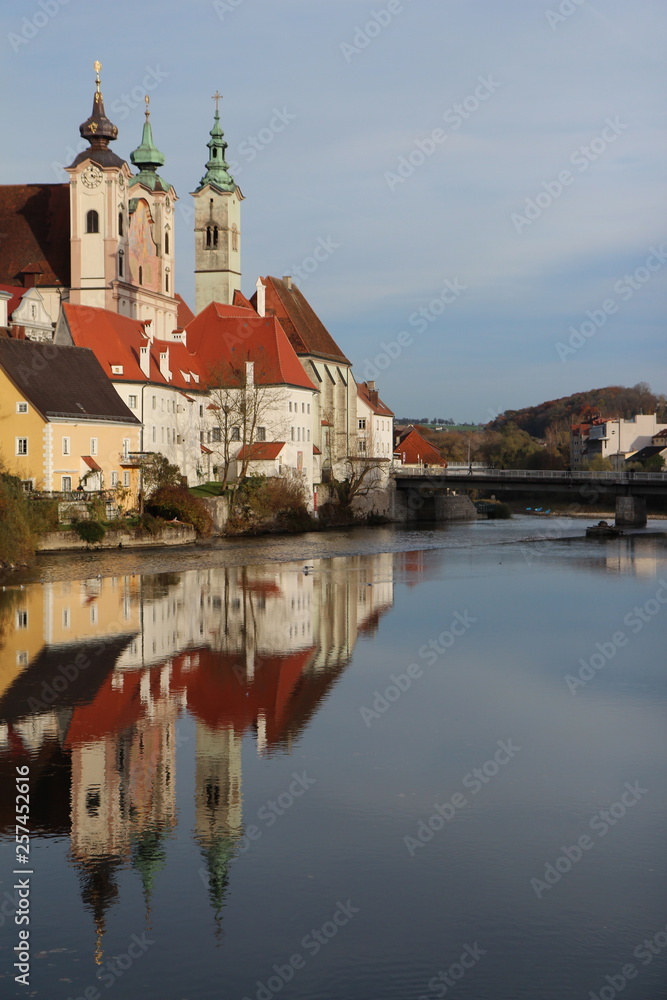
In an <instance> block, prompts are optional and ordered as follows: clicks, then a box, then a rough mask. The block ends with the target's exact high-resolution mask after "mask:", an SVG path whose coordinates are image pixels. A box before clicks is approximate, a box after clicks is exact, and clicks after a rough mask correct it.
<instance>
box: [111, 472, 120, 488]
mask: <svg viewBox="0 0 667 1000" xmlns="http://www.w3.org/2000/svg"><path fill="white" fill-rule="evenodd" d="M111 485H112V486H118V473H117V472H112V473H111Z"/></svg>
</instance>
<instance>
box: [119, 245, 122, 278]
mask: <svg viewBox="0 0 667 1000" xmlns="http://www.w3.org/2000/svg"><path fill="white" fill-rule="evenodd" d="M118 277H119V278H122V277H123V251H122V250H121V252H120V253H119V254H118Z"/></svg>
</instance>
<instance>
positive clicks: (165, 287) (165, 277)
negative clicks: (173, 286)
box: [164, 274, 169, 292]
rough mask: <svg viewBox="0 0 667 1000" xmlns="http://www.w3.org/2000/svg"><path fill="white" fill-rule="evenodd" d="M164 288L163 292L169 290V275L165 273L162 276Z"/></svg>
mask: <svg viewBox="0 0 667 1000" xmlns="http://www.w3.org/2000/svg"><path fill="white" fill-rule="evenodd" d="M164 290H165V292H168V291H169V275H168V274H165V276H164Z"/></svg>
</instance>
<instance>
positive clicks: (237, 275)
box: [192, 92, 243, 313]
mask: <svg viewBox="0 0 667 1000" xmlns="http://www.w3.org/2000/svg"><path fill="white" fill-rule="evenodd" d="M214 100H215V116H214V119H215V120H214V122H213V128H212V129H211V132H210V136H211V138H210V141H209V142H208V143H207V145H208V149H209V157H208V162H207V164H206V173H205V174H204V176H203V177H202V179H201V181H200V182H199V187H198V188H197V190H196V191H194V193H193V195H192V197H193V198H194V199H195V313H200V312H201V310H202V309H203V308H204V307H205V306H207V305H208V304H209V302H222V303H225V304H227V305H231V303H232V301H233V299H234V292H235V290H236V289H239V290H240V288H241V201H242V200H243V195H242V194H241V190H240V188H239V187H238V186H237V185H236V182H235V181H234V178H233V177H232V175H231V174H230V172H229V164H228V163H227V161H226V160H225V151H226V149H227V143H226V141H225V134H224V132H223V131H222V128H221V127H220V113H219V110H218V102H219V100H220V94H218V93H217V92H216V94H215V97H214Z"/></svg>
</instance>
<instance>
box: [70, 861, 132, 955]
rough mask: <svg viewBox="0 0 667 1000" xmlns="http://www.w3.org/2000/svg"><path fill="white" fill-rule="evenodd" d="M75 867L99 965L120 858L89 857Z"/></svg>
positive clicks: (114, 896) (115, 893)
mask: <svg viewBox="0 0 667 1000" xmlns="http://www.w3.org/2000/svg"><path fill="white" fill-rule="evenodd" d="M77 867H78V868H79V882H80V885H81V898H82V899H83V902H84V905H85V906H86V907H87V908H88V909H89V910H90V911H91V912H92V914H93V919H94V921H95V931H96V945H95V961H96V962H97V964H98V965H101V964H102V938H103V937H104V931H105V929H106V928H105V924H106V914H107V911H108V910H109V908H110V907H111V906H113V904H114V903H115V902H116V900H117V899H118V885H117V883H116V873H117V872H118V870H119V869H120V868H121V867H122V860H121V859H120V858H117V857H111V856H98V857H92V858H89V859H88V860H87V861H86V862H85V864H83V865H79V866H77Z"/></svg>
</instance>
